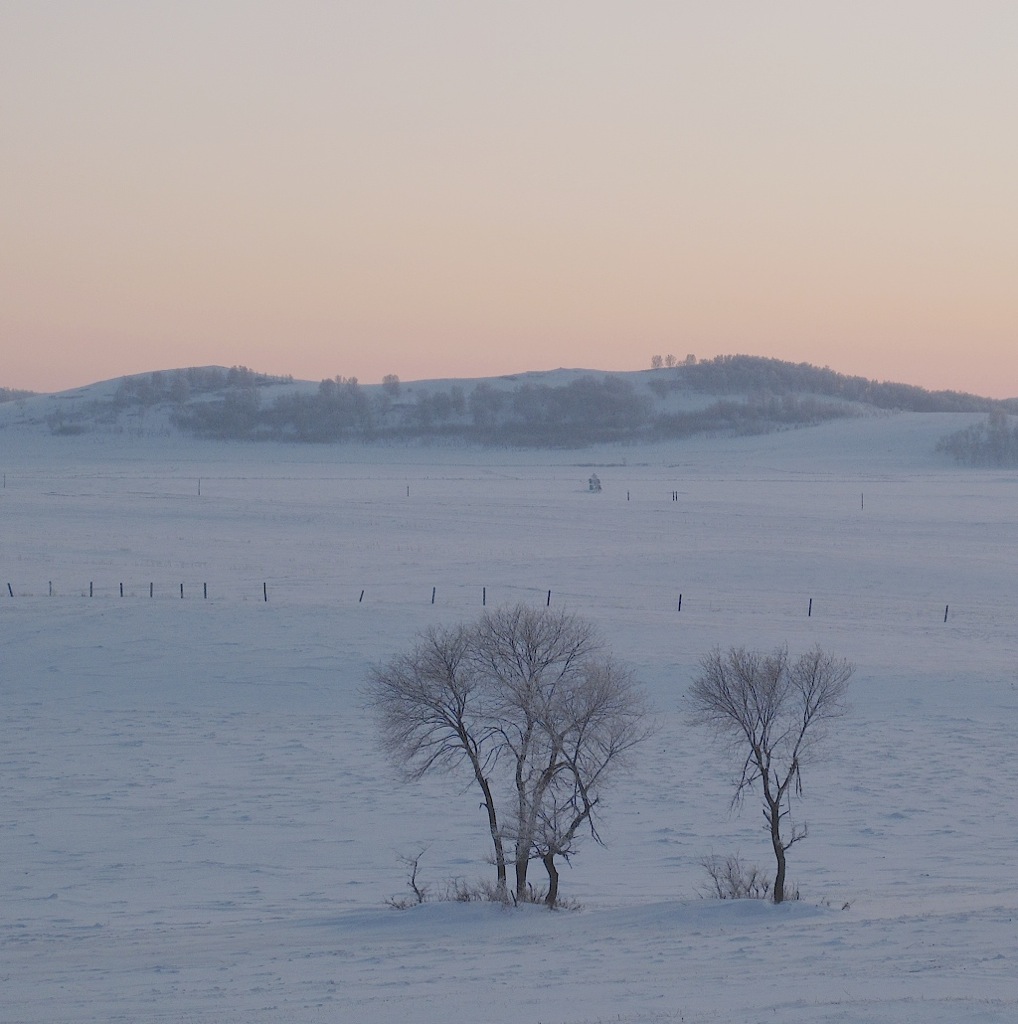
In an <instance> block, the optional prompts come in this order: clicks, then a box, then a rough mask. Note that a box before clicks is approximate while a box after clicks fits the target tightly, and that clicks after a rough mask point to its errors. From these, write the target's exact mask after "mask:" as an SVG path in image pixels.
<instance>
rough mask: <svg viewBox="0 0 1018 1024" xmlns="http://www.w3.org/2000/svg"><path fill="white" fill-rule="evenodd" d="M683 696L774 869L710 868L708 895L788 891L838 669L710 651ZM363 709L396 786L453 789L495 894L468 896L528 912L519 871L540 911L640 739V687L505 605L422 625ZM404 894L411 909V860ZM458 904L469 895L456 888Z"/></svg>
mask: <svg viewBox="0 0 1018 1024" xmlns="http://www.w3.org/2000/svg"><path fill="white" fill-rule="evenodd" d="M701 668H702V671H701V673H700V675H699V676H698V678H697V679H696V680H695V681H694V683H693V685H692V687H691V689H690V691H689V693H688V695H687V698H686V710H687V712H688V714H689V717H690V720H691V721H692V722H693V723H694V724H696V725H700V726H704V727H706V728H707V729H709V730H710V731H711V732H712V733H713V734H714V735H715V736H716V737H717V738H718V739H719V740H721V741H722V744H723V746H724V747H725V748H726V749H727V750H728V751H729V753H730V755H731V756H732V758H733V760H734V763H735V764H737V765H741V768H740V770H739V772H738V779H737V784H736V793H735V798H734V799H733V803H735V802H737V801H739V800H740V799H741V798H742V796H743V795H744V794H745V793H746V792H748V791H750V790H756V791H758V792H759V794H760V796H761V798H762V801H763V811H764V818H765V821H766V827H767V833H768V837H769V841H770V846H771V849H772V851H773V854H774V857H775V868H776V873H775V876H774V879H773V883H770V882H769V881H768V882H767V883H766V884H765V885H762V886H761V885H759V884H758V881H757V875H756V873H755V872H754V874H753V876H752V878H750V879H748V880H747V879H746V878H745V877H743V876H742V875H741V874H740V873H739V872H738V871H736V872H734V873H733V871H732V870H731V869H732V865H733V863H735V864H737V862H735V861H734V860H733V859H732V858H729V859H728V860H727V861H726V862H724V863H725V865H726V868H727V871H728V874H727V877H726V880H724V881H722V875H721V873H720V872H719V871H718V870H717V868H716V865H715V866H712V865H713V863H714V862H712V861H711V862H709V863H708V864H705V866H708V868H709V870H711V874H712V878H713V879H714V883H715V886H719V888H718V889H717V893H718V895H722V896H741V895H761V894H764V893H766V894H769V895H770V896H771V898H773V900H774V902H776V903H780V902H782V901H783V900H784V899H785V898H786V897H787V896H788V895H790V893H789V890H788V888H787V883H786V854H787V851H788V850H789V849H790V848H791V847H792V846H793V845H794V844H795V843H797V842H799V841H800V840H802V839H804V838H805V836H806V829H805V827H800V826H797V825H795V824H793V823H792V819H791V816H790V815H791V804H792V798H793V797H794V796H796V795H798V794H799V793H801V789H802V773H803V769H804V768H805V767H806V766H807V765H808V764H809V763H810V761H811V759H812V757H813V755H814V754H815V753H816V751H817V749H818V743H819V741H820V740H821V739H822V737H823V733H824V727H825V725H827V724H828V723H830V722H831V721H832V720H834V719H836V718H838V717H840V716H841V715H842V714H844V712H845V710H846V705H845V695H846V692H847V687H848V682H849V679H850V678H851V675H852V667H851V666H850V665H849V664H848V663H847V662H845V661H842V660H839V659H836V658H834V657H832V656H831V655H829V654H827V653H825V652H824V651H822V650H821V649H819V648H815V649H813V650H812V651H809V652H807V653H806V654H804V655H802V656H801V657H800V658H798V659H796V660H794V661H793V660H792V659H790V657H789V655H788V651H787V649H785V648H780V649H778V650H777V651H775V652H773V653H771V654H762V653H759V652H750V651H746V650H743V649H737V648H733V649H732V650H730V651H728V652H725V653H723V652H721V651H720V650H715V651H713V652H711V653H710V654H708V655H707V656H706V657H705V658H704V659H703V661H702V663H701ZM368 695H369V700H370V704H371V706H372V707H373V709H374V711H375V713H376V716H377V721H378V724H379V728H380V734H381V738H382V743H383V746H384V749H385V750H386V752H387V754H388V755H389V757H390V759H391V761H392V763H393V764H394V765H395V766H396V767H397V768H398V770H399V771H400V773H401V774H402V776H403V777H404V778H405V779H406V780H408V781H413V780H418V779H421V778H423V777H424V776H426V775H431V774H435V773H440V774H450V775H454V776H459V777H460V778H462V779H464V780H469V781H468V785H469V786H470V788H471V790H472V791H473V792H474V793H475V794H476V795H477V796H479V797H480V807H481V809H482V810H483V812H484V815H485V822H486V826H487V831H488V834H489V836H490V840H491V851H492V856H491V859H492V862H493V863H494V866H495V882H494V884H493V885H491V886H487V887H481V888H480V889H479V890H476V891H475V894H478V893H482V894H484V895H486V896H487V897H488V898H491V899H497V900H501V901H503V902H506V901H509V900H514V901H516V902H519V901H532V900H533V899H534V894H535V890H534V888H533V887H532V885H531V883H530V881H529V868H530V865H531V863H533V862H534V861H540V862H541V863H542V864H543V866H544V868H545V872H546V874H547V886H546V889H545V890H544V893H543V896H542V897H541V898H543V901H544V902H545V903H546V904H548V905H549V906H552V907H554V906H556V905H557V904H558V902H559V866H558V865H559V862H560V861H561V860H569V859H570V858H571V857H572V856H574V855H575V854H576V852H577V848H578V845H579V843H580V840H581V838H582V836H583V835H587V836H590V837H592V838H593V839H594V840H596V841H598V842H600V836H599V833H598V827H597V826H598V821H599V818H600V816H601V814H602V812H603V808H604V799H605V796H606V793H607V791H608V788H609V783H610V782H611V781H612V779H613V777H614V776H616V775H617V774H618V773H619V772H620V771H624V770H628V769H632V768H633V767H634V766H635V765H636V764H638V762H639V757H640V749H641V746H642V745H643V744H644V742H645V741H646V740H647V739H648V737H649V736H650V735H651V733H652V726H651V723H650V719H649V715H648V710H647V704H646V700H645V697H644V695H643V692H642V689H641V688H640V686H639V685H638V684H637V682H636V680H635V678H634V676H633V673H632V671H631V670H630V669H628V668H626V667H625V666H623V665H621V664H620V663H619V662H617V661H616V660H615V659H614V657H613V656H612V655H611V652H610V651H609V650H608V649H607V647H606V645H605V642H604V640H603V638H602V637H601V635H600V633H599V632H598V630H597V629H596V628H595V627H594V625H593V624H592V623H590V622H589V621H587V620H585V619H582V618H579V617H577V616H574V615H570V614H568V613H565V612H556V611H552V610H549V609H540V610H537V609H533V608H530V607H527V606H525V605H516V606H512V607H507V608H503V609H501V610H498V611H494V612H490V613H486V614H484V615H482V616H481V618H480V619H478V620H477V621H475V622H471V623H464V624H461V625H458V626H455V627H452V628H432V629H429V630H428V631H426V632H425V633H423V634H421V635H420V636H419V637H418V640H417V643H416V644H415V645H414V646H413V647H412V648H411V649H409V650H408V651H405V652H403V653H401V654H399V655H397V656H395V657H394V658H392V659H391V660H390V661H389V662H388V663H387V664H385V665H381V666H379V667H377V668H375V669H374V670H373V671H372V673H371V676H370V679H369V685H368ZM410 862H411V864H412V867H413V871H412V874H411V878H410V882H409V884H410V888H411V890H412V891H413V893H414V894H415V896H416V897H417V899H418V901H422V900H423V899H424V898H425V897H426V891H425V889H424V887H422V886H421V885H420V884H419V882H418V877H417V868H418V864H417V859H416V858H411V859H410ZM457 893H458V895H459V896H460V898H463V894H464V893H466V894H467V895H470V894H471V891H470V890H469V889H466V890H464V889H459V890H457Z"/></svg>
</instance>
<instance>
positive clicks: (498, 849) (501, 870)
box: [481, 778, 508, 898]
mask: <svg viewBox="0 0 1018 1024" xmlns="http://www.w3.org/2000/svg"><path fill="white" fill-rule="evenodd" d="M481 789H482V791H483V792H484V806H485V808H486V809H487V811H488V828H489V829H491V841H492V844H493V845H494V847H495V870H496V871H497V872H498V894H499V896H500V897H502V898H504V897H506V896H507V895H508V889H507V886H506V873H505V847H504V846H503V845H502V834H501V833H500V832H499V830H498V819H497V818H496V817H495V801H494V800H493V799H492V796H491V787H490V786H489V785H488V780H487V779H485V778H482V779H481Z"/></svg>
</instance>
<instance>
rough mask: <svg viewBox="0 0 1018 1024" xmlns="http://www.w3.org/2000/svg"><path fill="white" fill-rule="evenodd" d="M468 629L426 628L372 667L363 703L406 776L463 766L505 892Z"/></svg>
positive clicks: (491, 749) (487, 731)
mask: <svg viewBox="0 0 1018 1024" xmlns="http://www.w3.org/2000/svg"><path fill="white" fill-rule="evenodd" d="M473 641H474V631H473V630H471V629H469V628H467V627H464V626H459V627H456V628H453V629H429V630H427V631H426V632H425V633H423V634H422V635H421V636H420V637H419V639H418V642H417V645H416V646H415V647H414V648H413V649H412V650H411V651H410V652H409V653H406V654H402V655H399V656H397V657H395V658H393V659H392V661H390V662H389V663H388V664H387V665H385V666H383V667H381V668H375V669H373V670H372V672H371V675H370V678H369V687H370V703H371V705H372V706H373V708H374V710H375V712H376V714H377V716H378V724H379V729H380V731H381V735H382V743H383V746H384V747H385V750H386V752H387V753H388V754H389V756H390V758H391V759H392V760H393V762H394V763H395V764H397V765H398V766H399V768H400V770H401V772H402V773H403V775H404V776H405V777H406V778H407V779H420V778H422V777H423V776H424V775H426V774H427V773H428V772H430V771H432V770H439V771H453V770H456V769H458V768H460V767H461V766H463V765H464V764H466V766H467V767H468V768H469V769H470V771H471V773H472V775H473V778H474V780H475V781H476V783H477V785H478V787H479V788H480V790H481V794H482V797H483V801H482V804H481V806H482V807H483V808H484V809H485V811H486V812H487V816H488V829H489V831H490V833H491V842H492V845H493V847H494V853H495V867H496V870H497V873H498V888H499V892H500V893H502V894H505V893H506V857H505V847H504V844H503V841H502V833H501V832H500V831H499V824H498V814H497V811H496V808H495V798H494V795H493V794H492V787H491V783H490V781H489V778H488V773H489V771H490V769H491V766H492V764H493V762H494V759H495V756H496V754H497V745H496V743H495V740H496V739H497V737H498V736H499V732H498V729H497V727H496V725H495V724H493V722H492V719H491V716H490V713H489V709H488V708H487V707H486V706H485V705H486V701H487V698H486V695H485V692H484V690H483V688H482V687H481V685H480V683H481V680H480V678H479V677H478V676H477V675H476V673H474V672H473V670H472V659H471V657H470V654H471V651H472V646H473Z"/></svg>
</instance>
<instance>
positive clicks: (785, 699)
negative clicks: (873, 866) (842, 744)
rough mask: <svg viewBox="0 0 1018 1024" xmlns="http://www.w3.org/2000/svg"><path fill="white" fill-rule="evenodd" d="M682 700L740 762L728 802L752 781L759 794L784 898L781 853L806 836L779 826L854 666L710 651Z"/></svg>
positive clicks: (841, 706) (807, 657) (818, 657)
mask: <svg viewBox="0 0 1018 1024" xmlns="http://www.w3.org/2000/svg"><path fill="white" fill-rule="evenodd" d="M701 668H702V671H701V673H700V675H699V677H698V678H697V679H696V680H695V681H694V682H693V685H692V687H691V689H690V690H689V693H688V694H687V697H686V704H687V708H688V710H689V712H690V718H691V721H692V723H693V724H694V725H700V726H706V727H708V728H709V729H711V730H712V731H713V732H714V734H715V735H716V736H718V738H720V739H721V740H723V741H725V742H726V743H727V744H728V746H729V748H730V750H731V751H732V753H734V754H736V755H737V756H738V757H739V758H740V759H741V761H742V768H741V771H740V773H739V775H738V777H737V780H736V787H735V795H734V796H733V797H732V805H733V806H735V805H736V804H738V803H739V802H740V801H741V799H742V797H743V796H744V795H745V792H746V790H747V789H750V788H752V787H753V786H755V785H756V784H757V783H759V785H760V789H761V793H762V796H763V803H764V807H763V813H764V818H765V820H766V822H767V831H768V833H769V835H770V840H771V846H772V848H773V850H774V858H775V861H776V863H777V871H776V874H775V876H774V889H773V892H774V902H775V903H781V902H782V901H783V900H784V898H785V895H786V894H785V854H786V852H787V851H788V849H789V848H790V847H791V846H792V845H793V844H795V843H797V842H799V840H800V839H804V838H805V837H806V834H807V830H806V827H805V826H796V825H794V824H792V823H791V822H788V823H787V826H788V827H787V828H785V829H784V831H783V825H786V818H788V817H789V815H790V812H791V800H792V796H793V795H795V796H800V795H801V794H802V768H803V766H804V765H805V764H807V763H808V762H809V760H810V758H811V756H812V755H813V754H814V753H815V751H816V748H817V744H818V743H819V741H820V740H821V739H822V738H823V736H824V732H825V726H826V725H827V724H828V723H829V722H831V721H832V720H833V719H836V718H840V717H841V716H842V715H844V714H845V712H846V710H847V706H846V703H845V696H846V693H847V689H848V683H849V680H850V679H851V677H852V673H853V671H854V670H853V667H852V666H851V665H850V664H849V663H848V662H847V661H844V660H843V659H838V658H834V657H832V656H831V655H830V654H827V653H826V652H825V651H823V650H822V649H821V648H820V647H814V648H813V649H812V650H811V651H808V652H807V653H806V654H803V655H802V656H801V657H800V658H798V659H797V660H796V661H795V662H789V658H788V649H787V647H781V648H779V649H778V650H776V651H775V652H774V653H773V654H761V653H759V652H756V651H747V650H745V649H744V648H732V649H731V650H729V651H727V652H726V653H722V652H721V651H720V649H718V648H715V649H714V650H713V651H711V653H710V654H708V655H707V656H706V657H704V658H703V660H702V661H701Z"/></svg>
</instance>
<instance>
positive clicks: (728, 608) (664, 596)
mask: <svg viewBox="0 0 1018 1024" xmlns="http://www.w3.org/2000/svg"><path fill="white" fill-rule="evenodd" d="M146 588H147V590H148V596H147V598H144V599H145V600H161V599H166V598H170V597H175V598H177V600H201V601H208V600H209V594H210V591H211V593H212V594H213V597H214V600H215V601H217V602H223V601H231V600H241V601H248V600H260V601H261V602H263V603H268V601H269V581H268V580H263V581H261V582H260V583H258V584H255V583H250V584H245V583H244V582H243V581H240V582H237V581H233V582H231V583H229V584H228V585H226V586H213V587H211V588H210V585H209V582H208V581H207V580H203V581H201V582H193V581H191V582H188V581H174V582H173V583H168V582H163V583H161V584H160V585H159V586H158V587H157V586H156V582H155V581H154V580H149V581H147V586H146V584H141V583H136V584H133V585H132V584H127V585H126V587H125V583H124V581H122V580H118V581H117V582H116V583H109V584H105V585H103V584H97V583H96V581H95V580H89V581H88V583H87V584H84V583H82V584H79V585H78V586H77V587H72V588H71V589H70V590H68V591H67V592H66V593H64V592H62V591H61V588H60V587H59V585H54V581H53V580H48V581H47V583H46V585H45V587H44V588H42V590H41V592H40V593H36V592H35V591H34V590H23V589H19V590H17V591H16V590H15V588H14V584H13V581H10V580H9V581H7V598H6V601H7V602H10V601H12V600H13V601H18V600H24V599H33V598H36V597H39V596H48V597H51V598H85V599H92V600H95V599H98V600H108V599H111V598H112V599H115V600H125V601H130V600H139V599H142V595H143V594H144V590H145V589H146ZM397 591H398V594H397ZM623 591H624V592H626V593H629V594H632V593H633V592H634V591H635V592H637V594H638V595H639V598H640V600H635V599H634V598H633V597H631V596H630V597H623V596H622V592H623ZM499 592H501V594H502V595H503V597H502V603H515V602H517V601H523V602H524V603H527V602H530V603H533V604H541V605H544V606H545V607H546V608H550V607H552V604H553V595H554V604H555V605H556V606H557V607H562V608H572V607H575V606H576V605H578V604H586V603H588V602H590V601H591V600H594V601H596V602H597V603H598V604H599V605H601V606H602V607H607V608H612V607H617V608H627V609H634V610H635V609H644V610H647V611H648V612H651V611H652V612H658V613H662V612H668V613H669V614H671V615H673V616H674V617H675V618H676V619H679V618H680V617H683V616H685V617H688V616H689V614H690V611H691V609H692V611H693V612H694V613H701V614H703V613H707V614H715V613H719V612H729V613H746V612H758V611H759V610H760V606H761V601H764V604H765V606H766V608H767V610H768V611H772V612H778V613H781V612H782V611H784V612H785V614H787V615H788V616H789V617H796V613H795V611H794V608H795V605H796V604H797V603H798V606H799V608H800V609H801V611H800V612H799V613H798V614H799V615H801V616H802V617H803V618H805V619H809V620H817V621H821V622H822V621H825V620H826V621H839V620H842V619H846V618H858V607H857V606H858V603H859V600H860V599H859V597H858V596H855V597H853V596H851V595H848V594H838V593H835V594H833V595H827V596H826V597H825V599H824V601H823V602H820V601H815V599H814V597H813V596H812V595H810V594H809V593H808V592H806V591H805V590H804V591H802V592H801V593H800V594H799V595H798V597H797V596H796V592H794V591H789V590H785V591H778V592H775V591H773V590H772V591H767V592H766V595H763V594H761V593H760V592H756V591H752V590H750V589H745V588H743V589H738V590H733V591H725V590H723V589H717V588H714V589H712V590H710V591H705V592H702V593H700V594H696V593H691V592H690V591H689V590H688V589H687V590H680V589H679V588H678V587H676V588H675V589H674V591H665V590H664V588H663V587H662V586H661V585H660V584H656V583H655V584H651V585H647V586H643V585H640V584H636V583H629V584H622V585H620V586H619V587H618V588H617V589H616V590H614V591H612V590H610V589H608V590H607V591H604V590H598V589H594V590H592V589H586V590H583V591H577V590H575V589H573V590H570V589H563V588H550V587H547V586H526V585H520V584H513V583H505V584H501V585H499V586H497V587H492V586H489V585H488V584H480V583H478V584H472V583H454V584H444V585H442V586H439V585H438V584H432V585H431V586H430V591H429V589H428V588H427V587H426V586H421V585H420V584H419V583H416V582H406V583H394V582H391V581H384V582H383V581H374V582H371V581H368V582H366V583H365V584H364V585H360V584H358V585H353V584H349V583H343V582H340V581H326V580H323V579H322V578H321V577H319V578H316V579H314V580H313V581H301V580H297V579H292V578H284V579H277V580H275V581H273V596H274V598H275V599H276V600H280V599H282V600H283V601H284V602H287V603H306V601H302V600H300V597H302V596H306V595H308V594H309V593H310V594H311V595H312V600H313V603H320V604H328V605H334V604H344V603H352V604H369V605H370V604H374V605H407V604H410V605H413V604H417V603H420V604H427V605H432V606H440V607H459V608H462V607H470V606H472V605H474V604H476V606H477V607H480V608H485V607H487V606H488V603H489V601H488V599H489V597H491V596H493V595H497V594H498V593H499ZM450 594H451V595H452V599H449V595H450ZM118 595H119V596H118ZM295 595H297V596H298V600H297V601H296V602H295V601H294V600H293V598H294V596H295ZM471 595H472V596H471ZM288 599H289V601H288ZM493 603H496V604H497V603H499V601H498V599H497V597H496V600H495V601H494V602H493ZM979 603H980V602H978V601H977V602H974V603H967V604H962V605H961V609H962V610H961V612H959V611H958V605H955V607H954V608H952V606H951V604H950V603H948V602H944V601H942V600H941V601H936V600H935V598H933V597H931V596H930V595H928V594H926V595H915V594H913V595H897V596H895V595H889V594H887V593H882V594H881V595H879V596H878V597H876V598H875V597H873V596H872V595H868V596H867V597H866V598H865V606H866V608H867V609H868V610H869V611H870V612H871V613H874V614H877V615H880V616H881V617H884V618H888V617H891V615H892V614H893V613H894V612H897V613H898V614H899V615H901V616H902V617H909V618H911V619H912V620H913V621H915V620H918V621H925V620H929V621H931V622H934V621H936V622H940V623H942V624H946V623H948V622H949V621H955V620H957V619H958V618H959V617H961V618H964V617H965V615H966V613H968V614H972V613H973V612H974V613H976V614H978V610H979V609H978V605H979ZM993 605H994V607H999V605H998V604H997V603H996V602H993ZM909 607H914V608H915V612H914V614H912V615H911V616H909V615H908V612H907V609H908V608H909Z"/></svg>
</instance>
